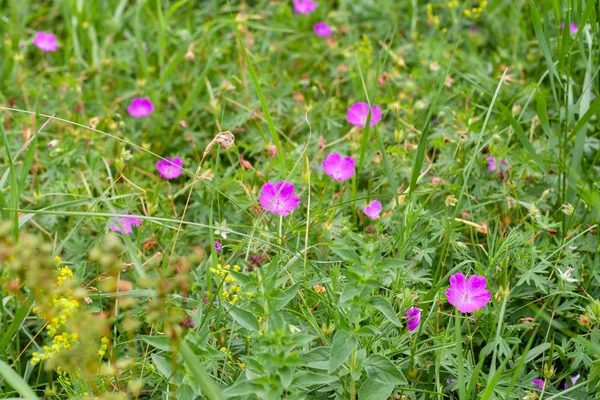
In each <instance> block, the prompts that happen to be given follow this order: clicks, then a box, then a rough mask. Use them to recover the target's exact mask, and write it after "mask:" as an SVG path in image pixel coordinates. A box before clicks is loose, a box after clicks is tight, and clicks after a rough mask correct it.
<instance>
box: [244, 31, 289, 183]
mask: <svg viewBox="0 0 600 400" xmlns="http://www.w3.org/2000/svg"><path fill="white" fill-rule="evenodd" d="M234 29H235V36H236V38H237V40H238V43H239V45H240V50H241V51H242V55H243V56H244V60H245V61H246V65H247V66H248V71H249V72H250V77H251V78H252V82H254V88H255V89H256V94H257V95H258V98H259V100H260V106H261V108H262V111H263V114H265V119H266V120H267V126H268V127H269V133H270V134H271V140H272V141H273V143H274V144H275V147H276V148H277V155H278V157H279V163H280V164H281V167H282V168H283V171H282V172H284V171H286V170H287V168H286V162H285V153H284V149H283V147H282V146H281V141H280V140H279V134H278V133H277V130H275V124H274V123H273V118H272V117H271V112H270V111H269V106H268V104H267V99H266V98H265V95H264V93H263V91H262V89H261V87H260V82H259V80H258V75H257V74H256V69H255V68H254V65H253V64H252V60H250V56H249V55H248V51H247V50H246V46H244V41H243V40H242V36H241V35H240V31H239V29H238V27H237V25H235V26H234Z"/></svg>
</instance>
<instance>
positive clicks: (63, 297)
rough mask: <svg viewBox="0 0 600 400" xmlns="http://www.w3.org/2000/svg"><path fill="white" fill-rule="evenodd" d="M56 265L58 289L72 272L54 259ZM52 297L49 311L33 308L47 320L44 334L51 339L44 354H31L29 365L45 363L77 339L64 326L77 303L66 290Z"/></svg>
mask: <svg viewBox="0 0 600 400" xmlns="http://www.w3.org/2000/svg"><path fill="white" fill-rule="evenodd" d="M56 262H57V264H58V267H59V268H58V276H57V277H56V287H57V288H58V289H60V288H61V287H62V286H63V285H64V284H65V282H67V281H68V280H69V279H70V278H71V277H72V276H73V271H72V270H71V269H70V268H69V267H67V266H62V267H61V266H60V264H61V263H62V260H61V259H60V257H56ZM58 292H59V293H60V294H57V295H54V296H53V297H52V303H51V306H50V311H47V312H44V311H42V310H40V309H39V308H37V307H34V309H33V312H35V313H36V314H37V315H39V316H41V317H43V318H45V319H46V320H48V324H47V325H46V332H47V333H48V336H50V337H51V338H52V344H51V345H50V346H44V347H43V349H44V352H43V353H38V352H34V353H33V354H32V359H31V364H32V365H35V364H37V363H39V362H40V361H45V360H48V359H50V358H52V357H53V356H55V355H57V354H59V353H60V352H61V351H62V350H67V349H70V348H71V344H72V343H73V342H75V341H77V339H78V335H77V334H76V333H68V332H66V328H65V324H66V323H67V321H68V320H69V318H71V317H72V316H73V314H74V313H75V312H76V310H77V309H78V308H79V301H78V300H76V299H75V298H73V295H72V291H71V290H70V289H69V290H66V291H63V292H61V291H60V290H59V291H58Z"/></svg>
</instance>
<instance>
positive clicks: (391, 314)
mask: <svg viewBox="0 0 600 400" xmlns="http://www.w3.org/2000/svg"><path fill="white" fill-rule="evenodd" d="M369 304H370V305H371V306H372V307H375V308H376V309H378V310H379V311H380V312H381V313H382V314H383V315H385V317H386V318H387V319H388V321H390V322H391V323H392V324H394V325H396V326H402V324H400V320H399V319H398V316H397V315H396V311H394V308H393V307H392V305H391V304H390V302H389V301H387V300H386V299H385V298H384V297H381V296H373V297H371V298H370V299H369Z"/></svg>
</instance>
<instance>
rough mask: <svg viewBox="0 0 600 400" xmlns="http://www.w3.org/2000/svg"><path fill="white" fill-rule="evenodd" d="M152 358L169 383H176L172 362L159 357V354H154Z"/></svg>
mask: <svg viewBox="0 0 600 400" xmlns="http://www.w3.org/2000/svg"><path fill="white" fill-rule="evenodd" d="M150 357H151V358H152V362H153V363H154V365H155V366H156V369H157V370H158V372H160V374H161V375H162V376H163V377H164V378H165V379H166V380H167V381H168V382H171V383H172V381H173V382H174V380H173V364H172V363H171V361H169V360H167V359H166V358H164V357H163V356H159V355H158V354H152V355H151V356H150Z"/></svg>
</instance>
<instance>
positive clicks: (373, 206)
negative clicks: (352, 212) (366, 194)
mask: <svg viewBox="0 0 600 400" xmlns="http://www.w3.org/2000/svg"><path fill="white" fill-rule="evenodd" d="M363 211H364V212H365V215H366V216H367V217H369V218H371V219H372V220H376V219H379V213H380V212H381V203H380V202H379V201H377V200H373V201H371V203H369V205H368V206H366V207H365V208H364V210H363Z"/></svg>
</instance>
